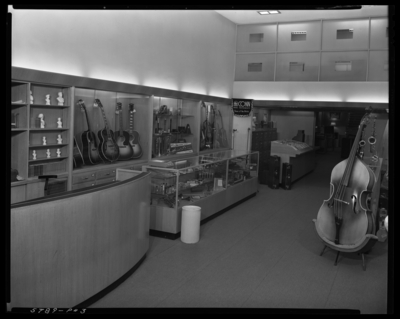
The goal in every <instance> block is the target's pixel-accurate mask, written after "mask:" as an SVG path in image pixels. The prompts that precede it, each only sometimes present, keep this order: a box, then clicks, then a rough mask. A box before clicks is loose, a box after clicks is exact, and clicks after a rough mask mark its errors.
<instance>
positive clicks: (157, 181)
mask: <svg viewBox="0 0 400 319" xmlns="http://www.w3.org/2000/svg"><path fill="white" fill-rule="evenodd" d="M257 169H258V152H253V153H247V152H244V151H231V150H228V151H219V152H212V153H209V154H206V155H199V156H193V157H186V158H184V159H174V160H169V159H153V160H151V161H150V162H149V163H148V164H147V165H144V166H143V167H142V170H143V171H146V172H151V173H152V176H151V180H152V184H151V215H150V231H151V232H152V234H153V235H155V236H161V237H166V238H170V239H176V238H177V237H179V235H180V227H181V224H180V223H181V214H182V207H183V206H185V205H196V206H200V207H201V208H202V217H201V219H202V220H205V219H207V218H209V217H210V216H212V215H214V214H216V213H218V212H220V211H222V210H223V209H225V208H226V207H228V206H231V205H233V204H235V203H237V202H239V201H241V200H243V199H244V198H246V197H248V196H252V195H255V193H256V192H257V189H258V181H257V176H258V175H257V174H258V171H257Z"/></svg>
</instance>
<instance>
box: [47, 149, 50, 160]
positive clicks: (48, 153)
mask: <svg viewBox="0 0 400 319" xmlns="http://www.w3.org/2000/svg"><path fill="white" fill-rule="evenodd" d="M46 154H47V158H50V149H47V151H46Z"/></svg>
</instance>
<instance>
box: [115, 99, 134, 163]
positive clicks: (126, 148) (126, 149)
mask: <svg viewBox="0 0 400 319" xmlns="http://www.w3.org/2000/svg"><path fill="white" fill-rule="evenodd" d="M115 113H116V114H118V117H119V131H118V132H115V136H114V138H115V141H116V143H117V145H118V147H119V158H118V160H119V161H126V160H129V159H131V158H132V156H133V149H132V146H131V144H130V143H129V133H128V132H127V131H124V130H123V128H122V103H120V102H118V103H117V106H116V110H115Z"/></svg>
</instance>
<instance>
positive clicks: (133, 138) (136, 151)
mask: <svg viewBox="0 0 400 319" xmlns="http://www.w3.org/2000/svg"><path fill="white" fill-rule="evenodd" d="M135 113H136V110H135V108H134V104H133V103H129V143H130V145H131V146H132V149H133V155H132V158H139V157H141V156H142V155H143V150H142V147H141V146H140V144H139V141H140V136H139V133H138V132H137V131H135V130H134V129H133V122H134V114H135Z"/></svg>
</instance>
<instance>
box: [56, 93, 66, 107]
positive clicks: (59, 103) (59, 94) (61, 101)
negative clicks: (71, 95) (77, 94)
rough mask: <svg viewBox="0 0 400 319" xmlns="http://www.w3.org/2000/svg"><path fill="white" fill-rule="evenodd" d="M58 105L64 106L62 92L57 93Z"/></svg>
mask: <svg viewBox="0 0 400 319" xmlns="http://www.w3.org/2000/svg"><path fill="white" fill-rule="evenodd" d="M57 101H58V105H64V98H63V97H62V92H58V98H57Z"/></svg>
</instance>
